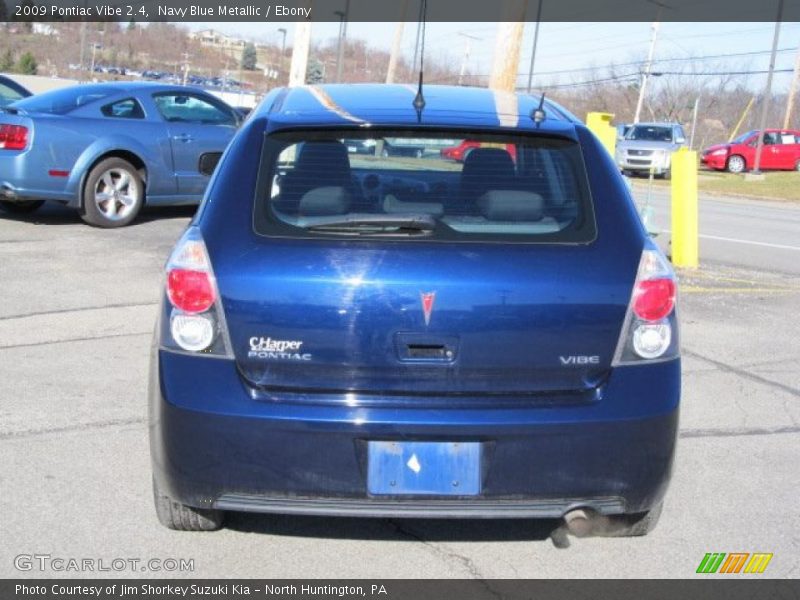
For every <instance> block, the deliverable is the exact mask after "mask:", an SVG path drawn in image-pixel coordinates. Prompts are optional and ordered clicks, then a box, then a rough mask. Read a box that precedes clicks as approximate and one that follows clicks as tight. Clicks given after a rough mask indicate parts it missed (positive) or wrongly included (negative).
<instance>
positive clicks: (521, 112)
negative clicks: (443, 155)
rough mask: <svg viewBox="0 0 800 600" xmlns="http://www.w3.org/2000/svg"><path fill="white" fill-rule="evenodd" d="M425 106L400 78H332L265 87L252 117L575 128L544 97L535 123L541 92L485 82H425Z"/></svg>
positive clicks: (273, 125) (279, 123)
mask: <svg viewBox="0 0 800 600" xmlns="http://www.w3.org/2000/svg"><path fill="white" fill-rule="evenodd" d="M423 91H424V97H425V107H424V109H423V110H422V112H421V116H419V117H418V115H417V111H416V109H415V108H414V106H413V104H412V103H413V101H414V97H415V96H416V93H417V88H416V86H414V85H402V84H335V85H306V86H299V87H295V88H283V89H281V90H277V91H273V92H272V93H270V94H269V95H268V96H267V98H265V101H264V102H262V104H261V106H260V107H259V109H258V110H257V111H256V114H255V115H254V117H256V118H257V117H259V116H260V117H268V119H269V127H270V129H272V130H275V129H283V128H288V127H292V126H298V125H332V126H345V125H353V126H360V127H370V126H373V125H378V126H381V125H384V126H385V125H399V126H415V127H436V126H440V127H441V126H445V127H447V126H453V127H456V126H458V127H470V126H473V127H476V128H487V127H491V128H497V127H509V128H514V129H537V128H539V129H542V130H545V131H548V132H562V133H568V132H574V127H575V124H577V123H579V122H580V121H578V119H577V118H575V117H574V116H573V115H572V114H570V113H569V112H568V111H567V110H566V109H564V108H562V107H560V106H558V105H557V104H555V103H554V102H550V101H549V100H548V101H546V102H545V106H544V108H545V111H546V114H547V117H546V119H545V121H544V122H542V123H541V124H538V125H537V123H535V122H534V121H533V119H532V118H531V113H532V112H533V110H534V109H535V108H536V107H538V105H539V101H540V98H539V97H538V96H530V95H527V94H515V93H511V92H501V91H496V90H489V89H486V88H475V87H459V86H443V85H426V86H424V88H423Z"/></svg>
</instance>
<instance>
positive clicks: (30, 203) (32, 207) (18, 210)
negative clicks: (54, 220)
mask: <svg viewBox="0 0 800 600" xmlns="http://www.w3.org/2000/svg"><path fill="white" fill-rule="evenodd" d="M42 204H44V200H23V201H22V202H11V201H10V200H0V208H2V209H3V210H4V211H6V212H8V213H11V214H15V215H27V214H29V213H32V212H35V211H37V210H39V209H40V208H41V207H42Z"/></svg>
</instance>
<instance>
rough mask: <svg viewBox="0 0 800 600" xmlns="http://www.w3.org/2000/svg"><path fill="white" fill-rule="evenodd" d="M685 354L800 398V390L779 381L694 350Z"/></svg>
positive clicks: (685, 350)
mask: <svg viewBox="0 0 800 600" xmlns="http://www.w3.org/2000/svg"><path fill="white" fill-rule="evenodd" d="M683 352H684V354H687V355H689V356H691V357H693V358H697V359H699V360H704V361H706V362H707V363H710V364H712V365H715V366H717V367H718V368H720V369H721V370H723V371H726V372H727V373H733V374H734V375H739V376H740V377H744V378H745V379H749V380H750V381H754V382H756V383H761V384H763V385H767V386H769V387H772V388H775V389H779V390H782V391H784V392H787V393H789V394H791V395H792V396H795V397H797V398H800V389H798V388H793V387H792V386H790V385H786V384H783V383H780V382H778V381H773V380H772V379H767V378H766V377H762V376H761V375H757V374H756V373H753V372H751V371H749V370H747V369H744V368H741V367H734V366H733V365H729V364H727V363H724V362H722V361H719V360H715V359H713V358H708V357H707V356H703V355H702V354H698V353H697V352H694V351H692V350H687V349H683Z"/></svg>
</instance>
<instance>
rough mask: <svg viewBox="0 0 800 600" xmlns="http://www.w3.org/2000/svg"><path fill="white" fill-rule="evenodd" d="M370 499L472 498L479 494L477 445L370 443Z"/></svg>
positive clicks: (459, 443)
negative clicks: (381, 497)
mask: <svg viewBox="0 0 800 600" xmlns="http://www.w3.org/2000/svg"><path fill="white" fill-rule="evenodd" d="M367 470H368V472H367V489H368V490H369V493H370V494H373V495H407V494H421V495H436V496H475V495H477V494H480V491H481V444H480V443H479V442H467V443H464V442H369V445H368V469H367Z"/></svg>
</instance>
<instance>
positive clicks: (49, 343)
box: [0, 330, 153, 350]
mask: <svg viewBox="0 0 800 600" xmlns="http://www.w3.org/2000/svg"><path fill="white" fill-rule="evenodd" d="M140 335H153V332H152V330H151V331H140V332H133V333H109V334H107V335H94V336H87V337H80V338H67V339H64V340H48V341H45V342H36V343H33V344H12V345H11V346H0V350H13V349H15V348H35V347H37V346H52V345H53V344H70V343H72V342H89V341H92V340H108V339H113V338H123V337H137V336H140Z"/></svg>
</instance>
